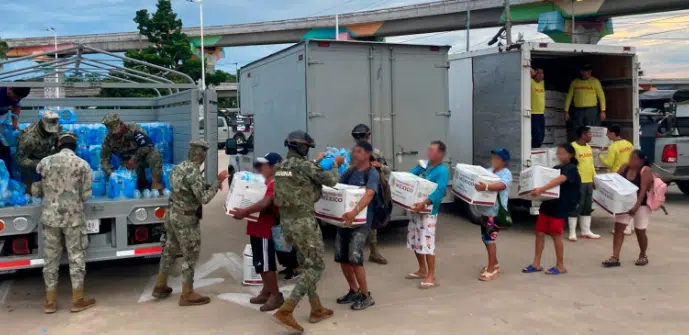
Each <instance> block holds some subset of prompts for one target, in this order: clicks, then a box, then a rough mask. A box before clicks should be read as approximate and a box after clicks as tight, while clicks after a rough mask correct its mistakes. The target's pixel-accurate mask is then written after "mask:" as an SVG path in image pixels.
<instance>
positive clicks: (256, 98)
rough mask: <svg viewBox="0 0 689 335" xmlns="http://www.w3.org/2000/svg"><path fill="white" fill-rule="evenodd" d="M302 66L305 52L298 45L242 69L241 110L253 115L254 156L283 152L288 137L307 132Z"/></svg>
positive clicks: (303, 66) (303, 68)
mask: <svg viewBox="0 0 689 335" xmlns="http://www.w3.org/2000/svg"><path fill="white" fill-rule="evenodd" d="M305 64H306V55H305V49H304V47H303V46H302V45H297V46H295V47H292V48H288V49H286V50H284V51H282V52H280V53H277V54H274V55H272V56H270V57H267V58H265V59H263V60H260V61H258V62H256V63H254V64H250V65H249V66H247V67H245V68H242V70H241V75H240V87H241V95H240V99H241V106H242V107H241V109H242V114H246V115H251V114H253V115H254V122H255V124H256V128H255V131H256V132H257V133H256V135H255V136H254V153H255V155H264V154H265V153H267V152H270V151H274V152H279V153H284V152H285V150H286V149H285V147H284V145H283V142H284V140H285V137H286V136H287V134H288V133H289V132H290V131H292V130H296V129H302V130H306V121H307V116H306V112H307V111H306V84H305V80H306V78H305V76H306V74H305ZM261 133H263V134H264V135H261ZM266 134H267V135H266Z"/></svg>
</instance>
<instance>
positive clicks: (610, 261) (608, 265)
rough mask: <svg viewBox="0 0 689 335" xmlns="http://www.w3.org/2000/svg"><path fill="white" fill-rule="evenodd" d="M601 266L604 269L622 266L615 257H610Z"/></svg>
mask: <svg viewBox="0 0 689 335" xmlns="http://www.w3.org/2000/svg"><path fill="white" fill-rule="evenodd" d="M602 264H603V267H604V268H612V267H617V266H620V265H622V264H620V260H619V259H618V258H616V257H615V256H610V258H608V259H607V260H604V261H603V263H602Z"/></svg>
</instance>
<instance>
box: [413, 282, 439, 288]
mask: <svg viewBox="0 0 689 335" xmlns="http://www.w3.org/2000/svg"><path fill="white" fill-rule="evenodd" d="M418 287H419V289H422V290H430V289H432V288H436V287H438V283H436V282H432V283H429V282H425V281H422V282H421V283H419V286H418Z"/></svg>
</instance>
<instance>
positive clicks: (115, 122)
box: [103, 113, 122, 131]
mask: <svg viewBox="0 0 689 335" xmlns="http://www.w3.org/2000/svg"><path fill="white" fill-rule="evenodd" d="M120 123H122V121H120V114H117V113H108V114H107V115H105V117H104V118H103V124H104V125H105V127H106V128H108V130H110V131H114V130H117V127H119V126H120Z"/></svg>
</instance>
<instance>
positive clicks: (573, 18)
mask: <svg viewBox="0 0 689 335" xmlns="http://www.w3.org/2000/svg"><path fill="white" fill-rule="evenodd" d="M574 4H576V0H572V43H576V42H575V41H574V38H575V33H574V27H576V23H577V19H576V16H577V15H576V12H575V9H574Z"/></svg>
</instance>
